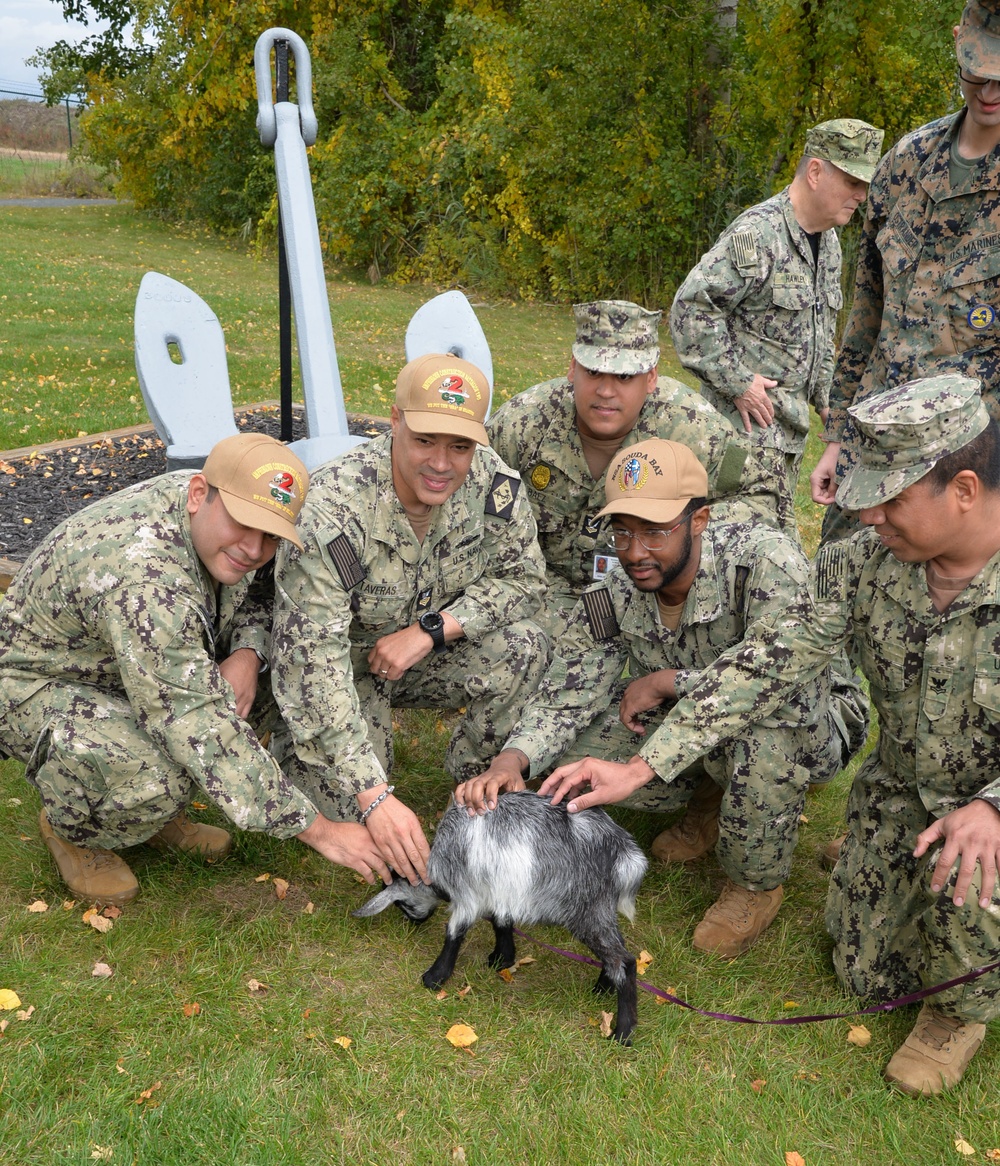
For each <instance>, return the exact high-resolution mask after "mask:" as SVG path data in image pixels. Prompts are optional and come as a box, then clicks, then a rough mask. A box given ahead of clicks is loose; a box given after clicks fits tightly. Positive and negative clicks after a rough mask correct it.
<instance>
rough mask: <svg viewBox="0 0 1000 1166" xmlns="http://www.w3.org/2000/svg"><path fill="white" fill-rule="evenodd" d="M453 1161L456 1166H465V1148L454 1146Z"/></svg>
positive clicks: (452, 1151)
mask: <svg viewBox="0 0 1000 1166" xmlns="http://www.w3.org/2000/svg"><path fill="white" fill-rule="evenodd" d="M451 1160H452V1162H454V1163H455V1166H465V1163H466V1157H465V1149H464V1147H462V1146H452V1150H451Z"/></svg>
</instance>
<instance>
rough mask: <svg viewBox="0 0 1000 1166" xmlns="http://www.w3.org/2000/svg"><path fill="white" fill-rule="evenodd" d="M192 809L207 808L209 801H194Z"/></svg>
mask: <svg viewBox="0 0 1000 1166" xmlns="http://www.w3.org/2000/svg"><path fill="white" fill-rule="evenodd" d="M191 809H192V810H207V809H208V803H207V802H192V803H191Z"/></svg>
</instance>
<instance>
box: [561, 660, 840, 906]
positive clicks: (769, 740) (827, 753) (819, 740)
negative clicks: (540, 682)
mask: <svg viewBox="0 0 1000 1166" xmlns="http://www.w3.org/2000/svg"><path fill="white" fill-rule="evenodd" d="M627 683H628V682H627V681H624V680H623V681H621V682H620V683H619V686H618V687H617V689H616V692H615V694H614V699H613V701H612V704H611V706H610V707H609V709H608V711H607V712H606V713H605V714H604V715H603V716H602V717H600V718H599V719H598V720H596V721H595V722H594V723H593V724H592V725H591V726H590V728H588V729H587V730H586V731H585V732H584V733H582V734H581V735H580V736H579V737H578V738H577V739H576V742H575V743H574V745H573V747H572V749H571V750H570V752H569V753H567V754H566V755H565V756H564V757H562V758H560V764H561V765H564V764H567V763H568V762H570V761H579V760H580V759H581V758H582V757H587V756H591V757H602V758H605V759H607V760H610V761H627V760H628V759H629V758H630V757H633V756H634V755H635V754H636V752H637V750H638V749H639V748H640V746H641V744H642V741H643V738H642V737H639V736H637V735H636V734H635V733H633V732H632V731H631V730H630V729H627V728H626V727H625V725H623V724H622V722H621V720H620V718H619V716H618V706H619V703H620V700H621V697H622V695H623V694H624V691H625V688H626V686H627ZM666 711H667V710H665V711H664V713H663V715H657V716H656V717H655V718H653V719H651V720H650V721H649V722H647V727H646V732H647V734H648V733H649V732H650V731H651V730H652V729H654V728H656V727H657V725H659V723H660V721H661V720H662V719H663V716H665V715H666ZM842 758H843V750H842V743H841V740H840V735H839V733H838V732H837V729H836V726H835V725H834V723H833V718H832V716H827V717H826V718H824V719H823V720H821V722H820V723H819V724H818V725H816V726H812V727H806V728H802V727H794V728H792V727H776V726H775V725H774V724H773V723H772V724H767V725H765V724H756V725H750V726H748V727H747V729H746V731H745V732H744V733H742V734H741V735H740V737H738V738H736V739H734V740H731V741H729V742H727V743H726V744H725V745H722V746H720V747H719V748H717V749H714V750H712V752H711V753H708V754H706V756H705V757H703V758H701V760H700V761H698V762H696V763H695V764H694V765H691V766H689V767H688V768H687V769H685V770H684V771H683V772H682V773H680V774H678V775H677V777H675V778H674V779H673V780H672V781H669V782H664V781H661V780H660V779H659V778H654V779H653V781H651V782H650V783H649V784H648V785H644V786H643V787H642V788H641V789H638V790H636V792H635V793H634V794H632V795H631V796H630V797H628V798H627V799H626V800H625V801H624V802H621V803H620V804H621V805H623V806H628V807H629V808H630V809H634V810H642V811H647V812H651V813H668V812H670V811H673V810H679V809H682V808H683V807H685V806H686V805H687V804H688V802H689V801H690V800H691V798H692V796H693V795H694V794H695V793H696V792H697V791H698V790H699V787H701V786H702V785H703V783H704V782H705V779H706V777H707V778H710V779H711V780H712V781H714V782H715V784H716V785H718V786H720V787H721V788H722V789H723V790H724V793H723V797H722V805H721V807H720V810H719V841H718V844H717V845H716V850H715V853H716V857H717V858H718V860H719V865H720V866H721V867H722V869H723V871H724V872H725V873H726V874H727V875H728V876H729V878H731V879H732V880H733V882H734V883H738V884H739V885H740V886H742V887H748V888H750V889H751V890H755V891H770V890H773V889H774V888H775V887H777V886H780V885H781V884H782V883H784V882H785V881H786V880H787V878H788V876H789V872H790V870H791V865H792V852H793V851H794V850H795V844H796V842H797V841H798V836H799V818H800V816H801V814H802V807H803V804H804V802H805V796H806V790H807V789H808V787H809V784H810V783H811V782H814V781H818V780H824V779H826V780H829V779H830V778H832V777H833V776H835V774H836V773H837V771H838V770H839V769H840V768H841V763H842Z"/></svg>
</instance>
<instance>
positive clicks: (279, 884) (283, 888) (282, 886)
mask: <svg viewBox="0 0 1000 1166" xmlns="http://www.w3.org/2000/svg"><path fill="white" fill-rule="evenodd" d="M272 886H273V887H274V893H275V894H276V895H277V896H278V898H279V899H283V898H284V897H285V896H286V895H287V894H288V887H289V883H288V880H287V879H279V878H276V879H274V881H273V883H272Z"/></svg>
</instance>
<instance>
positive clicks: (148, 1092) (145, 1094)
mask: <svg viewBox="0 0 1000 1166" xmlns="http://www.w3.org/2000/svg"><path fill="white" fill-rule="evenodd" d="M162 1085H163V1082H162V1081H157V1082H156V1084H155V1085H150V1087H149V1088H148V1089H143V1091H142V1092H141V1093H140V1094H139V1096H138V1097H137V1098H136V1099H135V1104H136V1105H142V1103H143V1102H144V1101H148V1100H149V1099H150V1098H151V1097H152V1096H153V1094H154V1093H155V1092H156V1091H157V1089H160V1088H161V1087H162Z"/></svg>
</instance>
